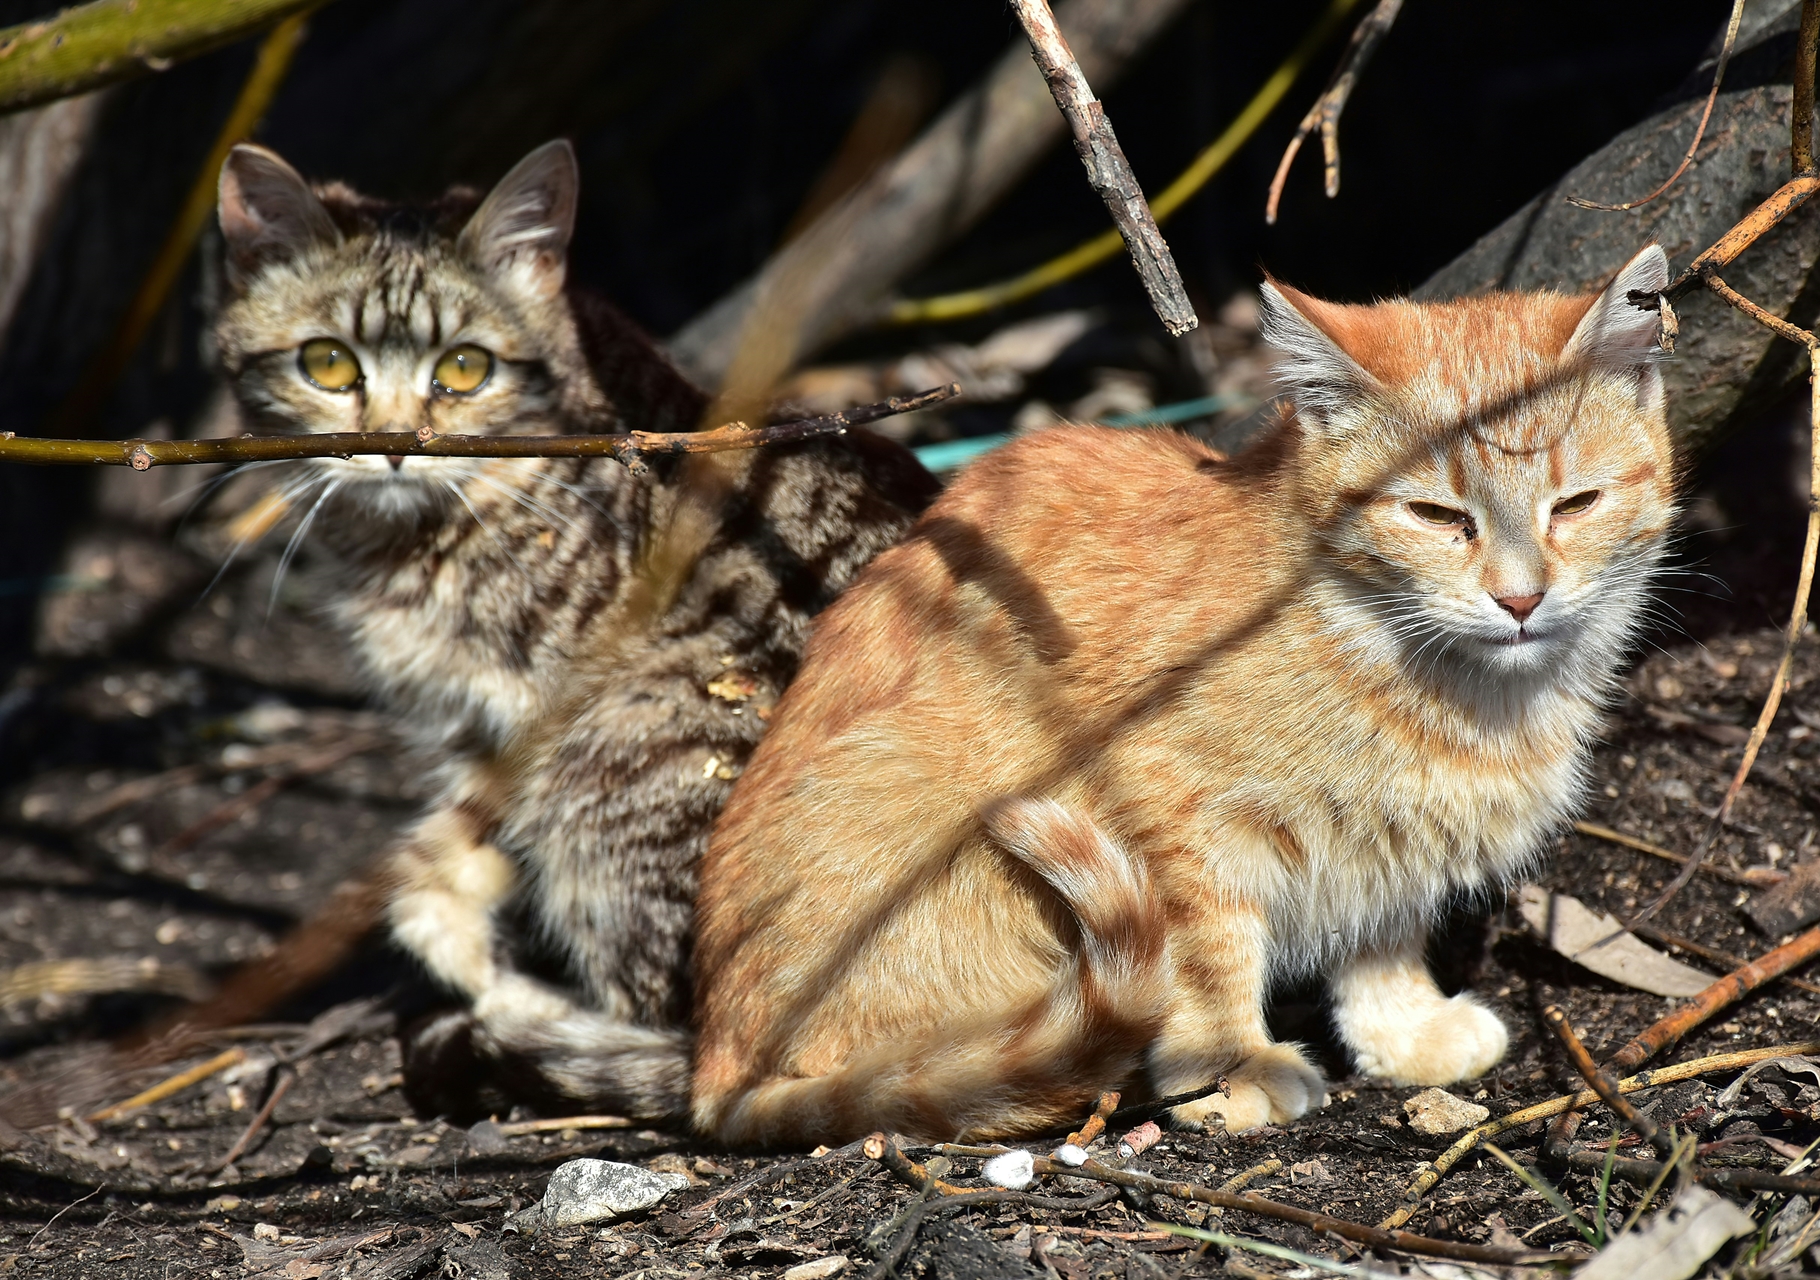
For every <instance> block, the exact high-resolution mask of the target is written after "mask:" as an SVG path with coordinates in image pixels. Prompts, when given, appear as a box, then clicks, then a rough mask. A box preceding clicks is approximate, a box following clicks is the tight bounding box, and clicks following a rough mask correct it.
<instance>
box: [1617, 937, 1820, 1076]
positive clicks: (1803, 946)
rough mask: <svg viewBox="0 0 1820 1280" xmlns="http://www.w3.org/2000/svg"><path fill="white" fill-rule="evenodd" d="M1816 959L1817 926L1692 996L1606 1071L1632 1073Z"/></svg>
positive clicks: (1633, 1042) (1635, 1040)
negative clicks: (1761, 989)
mask: <svg viewBox="0 0 1820 1280" xmlns="http://www.w3.org/2000/svg"><path fill="white" fill-rule="evenodd" d="M1816 955H1820V926H1815V927H1814V928H1812V929H1809V930H1808V931H1807V932H1806V933H1803V934H1799V935H1797V936H1796V937H1795V938H1794V939H1793V940H1792V941H1790V942H1785V943H1784V944H1782V945H1781V946H1779V947H1777V948H1776V949H1775V950H1774V951H1767V952H1765V953H1764V954H1763V955H1761V956H1758V957H1757V958H1756V959H1755V960H1753V961H1751V962H1750V963H1749V964H1747V965H1744V966H1743V967H1741V968H1739V969H1736V970H1734V971H1733V972H1731V973H1728V974H1726V975H1725V976H1724V977H1723V978H1720V979H1719V980H1718V981H1717V982H1715V983H1713V984H1712V985H1711V986H1710V987H1707V988H1706V989H1705V990H1704V991H1701V992H1700V993H1699V994H1697V995H1695V996H1693V997H1692V998H1691V999H1689V1000H1688V1001H1687V1002H1686V1003H1685V1004H1683V1005H1681V1006H1680V1007H1679V1008H1677V1009H1676V1010H1675V1011H1674V1012H1673V1013H1671V1014H1669V1015H1668V1016H1667V1017H1665V1018H1663V1019H1661V1020H1660V1021H1658V1022H1657V1023H1655V1024H1654V1025H1653V1026H1651V1027H1650V1028H1649V1029H1647V1030H1646V1031H1644V1032H1642V1033H1641V1034H1640V1035H1638V1036H1636V1037H1635V1038H1633V1039H1632V1040H1631V1041H1630V1042H1629V1043H1628V1044H1626V1045H1625V1046H1624V1047H1623V1048H1622V1049H1619V1050H1618V1052H1616V1053H1614V1054H1613V1055H1612V1056H1611V1057H1610V1058H1609V1059H1608V1060H1607V1061H1606V1063H1605V1065H1606V1067H1607V1069H1609V1070H1614V1071H1631V1070H1634V1069H1635V1068H1637V1067H1640V1066H1642V1065H1643V1064H1644V1063H1645V1062H1647V1061H1649V1060H1650V1059H1651V1058H1653V1057H1655V1056H1656V1055H1657V1054H1658V1053H1661V1052H1662V1050H1664V1049H1666V1048H1668V1047H1669V1046H1670V1045H1672V1044H1674V1043H1675V1042H1676V1041H1677V1040H1679V1039H1680V1038H1681V1037H1682V1036H1684V1035H1686V1034H1687V1033H1688V1032H1690V1031H1692V1030H1693V1029H1694V1028H1695V1027H1698V1026H1699V1025H1700V1024H1701V1023H1703V1022H1706V1021H1707V1020H1708V1019H1710V1018H1712V1017H1713V1016H1714V1015H1715V1014H1718V1013H1720V1012H1722V1011H1724V1010H1725V1009H1727V1008H1729V1007H1730V1006H1732V1005H1734V1004H1736V1003H1737V1002H1738V1001H1739V1000H1740V999H1742V998H1743V997H1744V996H1746V995H1748V994H1749V993H1750V992H1752V991H1755V990H1756V989H1757V988H1758V987H1760V986H1762V985H1763V984H1764V983H1766V982H1769V981H1770V980H1771V979H1773V978H1779V977H1781V976H1782V975H1783V974H1785V973H1787V972H1788V971H1789V970H1791V969H1793V968H1796V967H1797V966H1799V965H1802V964H1805V963H1806V962H1807V961H1809V960H1811V959H1813V958H1814V957H1815V956H1816Z"/></svg>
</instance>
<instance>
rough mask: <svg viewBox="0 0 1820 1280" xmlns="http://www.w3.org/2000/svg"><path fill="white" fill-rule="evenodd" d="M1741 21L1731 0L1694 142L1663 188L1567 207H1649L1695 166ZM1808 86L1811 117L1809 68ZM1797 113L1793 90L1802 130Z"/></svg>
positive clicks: (1736, 1) (1737, 2)
mask: <svg viewBox="0 0 1820 1280" xmlns="http://www.w3.org/2000/svg"><path fill="white" fill-rule="evenodd" d="M1808 3H1809V5H1810V7H1811V6H1812V4H1813V0H1808ZM1743 17H1744V0H1732V16H1731V19H1730V21H1728V22H1727V23H1726V24H1725V43H1724V44H1723V45H1721V46H1720V48H1719V65H1718V66H1716V67H1714V68H1713V87H1712V89H1711V91H1709V92H1708V93H1707V95H1706V110H1704V111H1702V112H1701V113H1700V123H1699V126H1698V127H1696V128H1695V129H1694V140H1693V141H1692V142H1690V143H1688V144H1687V154H1686V155H1684V156H1682V157H1681V163H1680V165H1678V166H1677V167H1676V169H1675V171H1674V172H1673V173H1671V174H1669V175H1668V177H1667V178H1666V179H1665V180H1664V181H1663V183H1662V185H1661V186H1659V187H1657V188H1656V189H1655V190H1654V191H1652V192H1650V193H1649V194H1648V195H1646V196H1644V197H1643V198H1642V199H1640V200H1627V201H1625V202H1624V203H1623V204H1600V203H1599V202H1598V201H1597V200H1587V199H1585V198H1584V197H1581V196H1567V197H1565V199H1566V200H1567V203H1568V204H1572V205H1578V206H1579V207H1580V208H1582V209H1597V210H1600V211H1602V212H1605V213H1623V212H1625V211H1626V210H1630V209H1635V208H1637V207H1638V206H1639V205H1646V204H1648V203H1649V202H1650V201H1651V200H1654V199H1655V198H1656V197H1657V196H1659V195H1661V194H1662V193H1663V192H1664V191H1667V190H1668V189H1669V188H1670V187H1672V186H1674V185H1675V183H1676V182H1678V181H1680V179H1681V175H1682V174H1684V173H1686V172H1687V167H1688V166H1689V165H1691V164H1692V163H1693V162H1694V152H1696V151H1698V150H1699V149H1700V140H1701V139H1702V138H1704V137H1705V136H1706V124H1707V121H1709V120H1711V119H1712V118H1713V104H1714V103H1715V102H1717V101H1718V100H1719V86H1720V85H1721V84H1723V83H1724V82H1725V64H1726V63H1728V62H1730V61H1731V58H1732V46H1733V45H1734V44H1735V43H1737V40H1738V23H1739V22H1740V21H1741V20H1742V19H1743ZM1796 79H1797V81H1799V79H1800V77H1799V73H1797V76H1796ZM1808 82H1809V89H1808V112H1809V114H1810V115H1811V114H1812V112H1813V89H1812V82H1813V75H1812V69H1811V67H1810V69H1809V76H1808ZM1800 110H1801V91H1800V90H1799V89H1796V90H1795V111H1796V116H1797V120H1796V124H1795V128H1796V129H1797V130H1799V129H1800V127H1801V126H1800V122H1799V115H1800ZM1812 167H1813V166H1812V164H1811V163H1809V164H1802V163H1801V162H1800V161H1798V160H1797V162H1796V163H1795V170H1796V172H1798V173H1799V172H1802V171H1804V170H1806V169H1809V168H1812Z"/></svg>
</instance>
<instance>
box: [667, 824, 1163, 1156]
mask: <svg viewBox="0 0 1820 1280" xmlns="http://www.w3.org/2000/svg"><path fill="white" fill-rule="evenodd" d="M984 817H985V820H986V826H987V830H988V832H989V834H990V835H991V836H992V837H993V839H994V841H995V843H997V844H998V845H999V846H1001V847H1002V848H1003V849H1005V850H1006V851H1007V852H1009V853H1010V854H1012V855H1013V856H1014V857H1016V858H1017V859H1018V860H1019V861H1021V862H1023V863H1024V864H1025V865H1026V866H1028V867H1029V868H1030V869H1031V870H1033V871H1034V872H1036V874H1037V875H1039V876H1041V877H1042V879H1043V880H1044V881H1046V882H1047V883H1048V885H1049V886H1050V888H1051V889H1053V890H1054V891H1055V893H1056V896H1057V897H1058V898H1060V899H1061V901H1062V903H1063V904H1064V905H1065V906H1066V907H1067V909H1068V910H1069V912H1070V913H1071V914H1072V916H1073V917H1074V920H1075V922H1076V924H1077V925H1078V927H1079V931H1080V942H1079V951H1078V953H1077V956H1076V958H1075V962H1074V963H1073V964H1071V965H1069V966H1068V967H1067V968H1066V969H1064V970H1063V971H1062V972H1061V973H1060V974H1058V975H1057V979H1056V981H1055V983H1054V985H1053V987H1052V988H1051V989H1050V990H1049V991H1048V992H1047V993H1046V994H1044V995H1042V996H1040V997H1039V998H1037V999H1035V1000H1034V1001H1032V1002H1031V1003H1029V1004H1027V1005H1023V1006H1020V1007H1013V1008H1007V1009H1004V1010H1002V1011H991V1012H987V1013H980V1014H975V1015H971V1016H969V1017H967V1018H966V1019H965V1020H964V1021H954V1022H949V1023H947V1024H945V1025H940V1026H935V1027H931V1028H930V1029H929V1031H928V1032H927V1033H926V1034H924V1035H923V1036H921V1037H920V1038H919V1039H917V1040H916V1041H914V1042H912V1043H903V1044H888V1045H879V1046H877V1047H875V1048H873V1049H870V1050H868V1051H866V1052H863V1053H861V1054H858V1055H856V1056H854V1057H852V1058H849V1059H848V1060H847V1061H845V1062H844V1063H842V1064H840V1065H839V1066H838V1067H837V1068H836V1069H834V1070H832V1071H829V1072H828V1073H826V1074H824V1075H819V1076H811V1077H806V1078H805V1077H802V1076H797V1075H789V1074H784V1073H779V1074H774V1075H771V1076H770V1077H769V1078H762V1077H761V1078H758V1079H754V1078H752V1075H751V1074H747V1071H746V1070H745V1069H744V1067H745V1054H746V1050H747V1048H748V1046H747V1045H746V1044H745V1043H744V1042H743V1041H742V1042H741V1043H734V1042H733V1041H734V1040H736V1039H738V1037H725V1036H724V1033H722V1032H720V1031H719V1029H717V1028H716V1027H715V1026H714V1025H713V1022H712V1017H711V1015H710V1019H709V1022H708V1023H707V1025H706V1026H705V1027H704V1042H705V1047H704V1049H703V1052H702V1054H701V1058H700V1061H699V1063H698V1069H697V1073H696V1076H695V1098H694V1113H695V1121H696V1125H697V1127H698V1128H699V1129H701V1130H702V1131H704V1132H707V1133H712V1134H714V1135H715V1136H716V1137H717V1138H719V1139H720V1140H721V1141H724V1142H730V1143H736V1144H741V1145H743V1144H748V1143H752V1144H772V1145H777V1144H783V1143H790V1142H809V1141H820V1142H832V1141H836V1140H837V1139H842V1138H850V1137H854V1136H857V1135H860V1134H863V1133H866V1132H868V1131H870V1130H873V1129H885V1130H896V1131H899V1132H903V1133H907V1134H910V1135H913V1136H919V1137H924V1138H931V1139H954V1138H962V1137H968V1138H997V1137H1013V1136H1019V1135H1023V1134H1028V1133H1031V1132H1037V1131H1040V1130H1042V1129H1043V1128H1046V1127H1049V1126H1052V1125H1054V1124H1056V1123H1058V1122H1061V1121H1066V1120H1070V1119H1073V1118H1074V1117H1075V1116H1077V1115H1078V1114H1079V1112H1080V1110H1081V1109H1082V1107H1083V1106H1086V1105H1089V1104H1091V1102H1092V1100H1093V1098H1094V1097H1095V1096H1096V1095H1097V1093H1098V1092H1099V1091H1100V1090H1102V1089H1105V1088H1110V1087H1113V1086H1115V1085H1116V1084H1118V1082H1119V1081H1121V1080H1123V1079H1124V1078H1126V1077H1128V1076H1129V1075H1131V1074H1132V1073H1133V1072H1134V1071H1135V1070H1136V1069H1137V1068H1138V1067H1139V1065H1140V1064H1141V1062H1142V1057H1143V1050H1144V1047H1145V1045H1147V1044H1148V1043H1149V1042H1150V1040H1151V1039H1152V1038H1153V1037H1154V1036H1155V1034H1156V1029H1157V1027H1158V1026H1159V1025H1160V1024H1161V1021H1162V1018H1163V1011H1164V1008H1165V1005H1166V1002H1167V999H1168V988H1167V972H1166V969H1167V966H1166V965H1165V963H1164V956H1165V953H1166V947H1165V926H1164V920H1163V916H1162V908H1161V904H1160V903H1159V902H1158V900H1157V898H1156V896H1155V894H1153V893H1152V892H1151V888H1150V882H1149V877H1148V875H1147V874H1146V872H1145V870H1144V867H1143V866H1142V864H1141V863H1139V862H1137V861H1136V860H1135V859H1133V858H1132V857H1131V855H1130V854H1129V853H1128V852H1127V851H1126V850H1125V849H1124V848H1123V847H1122V846H1121V845H1120V844H1119V843H1118V842H1117V841H1115V840H1113V839H1112V838H1111V837H1110V836H1108V835H1107V834H1106V833H1105V832H1103V831H1102V830H1101V829H1100V828H1099V827H1098V826H1097V825H1096V824H1095V823H1094V822H1093V821H1092V820H1091V819H1090V818H1088V817H1086V816H1085V815H1084V814H1082V813H1081V812H1079V811H1078V810H1075V809H1072V808H1070V807H1068V806H1065V805H1062V804H1058V803H1055V802H1053V801H1047V800H1012V801H1006V802H1002V803H1000V804H998V805H995V806H993V807H992V808H991V809H990V810H989V811H988V812H987V813H986V814H985V815H984Z"/></svg>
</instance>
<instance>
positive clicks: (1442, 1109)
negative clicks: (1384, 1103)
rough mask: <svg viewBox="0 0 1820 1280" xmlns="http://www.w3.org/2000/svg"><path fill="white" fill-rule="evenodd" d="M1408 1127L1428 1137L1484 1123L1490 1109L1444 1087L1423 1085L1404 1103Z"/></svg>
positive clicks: (1456, 1131)
mask: <svg viewBox="0 0 1820 1280" xmlns="http://www.w3.org/2000/svg"><path fill="white" fill-rule="evenodd" d="M1403 1112H1404V1114H1405V1115H1407V1116H1408V1117H1409V1127H1410V1128H1411V1129H1414V1130H1415V1131H1416V1132H1417V1133H1425V1134H1427V1135H1428V1136H1429V1137H1431V1138H1439V1137H1445V1136H1446V1135H1447V1134H1450V1133H1459V1132H1460V1131H1461V1130H1463V1129H1470V1128H1472V1127H1473V1126H1474V1125H1475V1124H1480V1123H1483V1122H1484V1120H1485V1118H1486V1117H1487V1116H1489V1115H1491V1112H1490V1111H1489V1110H1487V1109H1486V1108H1484V1107H1481V1106H1479V1105H1478V1104H1477V1103H1472V1102H1468V1101H1467V1100H1466V1099H1464V1098H1456V1097H1455V1096H1454V1095H1453V1094H1451V1093H1449V1092H1447V1090H1445V1089H1424V1090H1422V1092H1420V1093H1418V1094H1417V1095H1416V1096H1415V1097H1413V1098H1411V1099H1410V1100H1409V1101H1408V1102H1405V1103H1404V1104H1403Z"/></svg>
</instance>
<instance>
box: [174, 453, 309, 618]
mask: <svg viewBox="0 0 1820 1280" xmlns="http://www.w3.org/2000/svg"><path fill="white" fill-rule="evenodd" d="M325 479H326V477H324V476H322V475H320V474H319V473H312V474H310V475H307V476H304V477H303V478H302V479H300V480H294V481H292V482H291V483H290V484H288V485H286V486H285V487H284V488H283V489H281V490H279V494H278V496H279V497H280V498H281V499H283V500H284V501H287V502H288V501H291V500H292V499H295V498H297V497H299V496H300V495H302V494H304V493H307V492H308V491H309V489H310V488H311V486H313V485H316V484H320V483H322V482H323V481H324V480H325ZM270 532H271V530H270V529H260V530H256V531H254V532H250V533H245V534H242V535H241V536H240V537H238V538H236V539H234V545H233V546H231V547H229V548H228V549H227V554H226V555H224V556H223V557H222V558H221V565H220V567H219V568H217V569H216V570H215V576H214V577H212V578H210V579H209V584H208V586H206V587H204V588H203V589H202V593H201V594H200V595H198V596H197V597H196V599H197V600H198V601H202V600H207V599H208V598H209V596H210V594H212V593H213V592H214V590H215V588H216V587H218V586H220V585H221V579H222V578H223V577H225V576H226V575H227V571H228V570H229V569H230V568H231V567H232V566H233V564H234V560H235V558H236V557H237V556H239V554H240V553H241V552H242V551H243V550H245V549H246V547H247V544H249V543H252V542H259V541H263V540H264V539H265V535H266V534H267V533H270Z"/></svg>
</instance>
